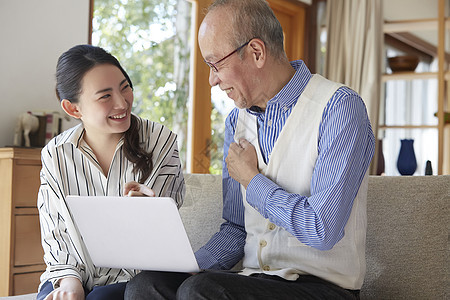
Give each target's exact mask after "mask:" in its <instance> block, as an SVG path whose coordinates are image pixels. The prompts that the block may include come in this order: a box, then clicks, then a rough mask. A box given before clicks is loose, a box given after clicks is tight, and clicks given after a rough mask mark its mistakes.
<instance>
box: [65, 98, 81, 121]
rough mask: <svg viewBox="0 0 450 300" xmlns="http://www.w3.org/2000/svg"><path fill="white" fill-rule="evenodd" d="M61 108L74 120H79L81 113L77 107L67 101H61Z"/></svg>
mask: <svg viewBox="0 0 450 300" xmlns="http://www.w3.org/2000/svg"><path fill="white" fill-rule="evenodd" d="M61 108H62V109H63V110H64V111H65V112H66V114H68V115H69V116H71V117H74V118H75V119H80V118H81V112H80V111H79V109H78V105H77V104H74V103H72V102H70V101H69V100H67V99H63V100H61Z"/></svg>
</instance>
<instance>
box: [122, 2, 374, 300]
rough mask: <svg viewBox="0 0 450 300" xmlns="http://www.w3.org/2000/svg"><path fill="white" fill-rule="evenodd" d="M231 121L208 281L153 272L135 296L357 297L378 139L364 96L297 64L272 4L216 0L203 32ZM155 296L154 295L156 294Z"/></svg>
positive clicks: (214, 81)
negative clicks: (221, 206) (229, 104)
mask: <svg viewBox="0 0 450 300" xmlns="http://www.w3.org/2000/svg"><path fill="white" fill-rule="evenodd" d="M198 38H199V46H200V50H201V52H202V55H203V57H204V59H205V62H206V63H207V64H208V66H209V67H210V68H211V70H210V76H209V82H210V84H211V85H212V86H215V85H219V87H220V88H221V89H222V90H224V91H226V93H227V94H228V97H230V98H231V99H232V100H234V102H235V105H236V106H237V108H235V109H234V110H233V111H232V112H231V113H230V114H229V116H228V117H227V120H226V123H225V127H226V136H225V145H224V157H226V159H225V163H224V168H223V197H224V198H223V201H224V211H223V216H224V219H225V222H224V223H223V224H222V226H221V229H220V231H219V232H218V233H216V234H215V235H214V236H213V237H212V238H211V240H210V241H209V242H208V243H207V244H206V245H205V246H203V247H202V248H201V249H199V250H198V251H197V252H196V258H197V261H198V263H199V266H200V267H201V268H203V269H216V270H228V269H231V268H232V267H233V266H234V265H235V264H236V263H237V262H238V261H240V260H241V259H243V267H244V269H243V271H242V272H240V274H234V273H231V272H208V271H207V272H201V273H199V274H195V275H193V276H192V275H190V274H179V273H164V274H162V273H159V272H143V273H141V274H140V275H138V276H137V277H135V278H134V279H132V280H131V281H130V283H129V284H128V285H129V286H128V288H127V293H126V295H127V296H129V297H130V298H131V297H134V298H133V299H137V298H139V297H140V296H141V297H142V298H144V299H145V298H146V297H148V298H151V297H158V296H159V297H163V298H169V299H170V298H176V299H355V298H358V297H359V289H360V288H361V286H362V283H363V279H364V274H365V234H366V211H365V209H366V194H367V170H368V167H369V164H370V161H371V159H372V156H373V152H374V135H373V132H372V128H371V125H370V122H369V119H368V116H367V112H366V108H365V105H364V102H363V100H362V99H361V98H360V96H359V95H358V94H357V93H356V92H354V91H352V90H351V89H349V88H348V87H345V86H342V85H341V84H338V83H334V82H331V81H328V80H326V79H324V78H323V77H321V76H319V75H312V74H311V73H310V71H309V70H308V68H307V67H306V66H305V64H304V63H303V62H302V61H293V62H289V61H288V59H287V57H286V54H285V52H284V49H283V31H282V28H281V25H280V23H279V22H278V20H277V19H276V17H275V16H274V14H273V12H272V10H271V9H270V7H269V6H268V4H267V2H266V1H264V0H245V1H243V0H217V1H215V2H214V3H213V4H212V5H211V6H210V8H209V10H208V13H207V15H206V16H205V18H204V20H203V22H202V24H201V26H200V30H199V36H198ZM150 295H151V296H150Z"/></svg>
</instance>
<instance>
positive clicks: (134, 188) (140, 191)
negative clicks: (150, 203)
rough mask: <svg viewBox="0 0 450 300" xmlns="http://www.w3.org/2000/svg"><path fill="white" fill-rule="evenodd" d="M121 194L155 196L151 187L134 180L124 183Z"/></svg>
mask: <svg viewBox="0 0 450 300" xmlns="http://www.w3.org/2000/svg"><path fill="white" fill-rule="evenodd" d="M123 194H124V195H125V196H148V197H155V192H154V191H153V190H152V189H151V188H149V187H148V186H146V185H144V184H140V183H138V182H135V181H130V182H127V183H125V187H124V188H123Z"/></svg>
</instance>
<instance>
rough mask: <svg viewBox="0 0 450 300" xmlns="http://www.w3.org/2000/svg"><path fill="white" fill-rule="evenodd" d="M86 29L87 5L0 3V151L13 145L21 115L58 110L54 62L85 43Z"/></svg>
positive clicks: (28, 0)
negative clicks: (30, 111) (68, 50)
mask: <svg viewBox="0 0 450 300" xmlns="http://www.w3.org/2000/svg"><path fill="white" fill-rule="evenodd" d="M88 27H89V0H43V1H36V0H20V1H16V0H1V1H0V147H4V146H5V145H11V144H12V143H13V137H14V126H15V122H16V118H17V116H18V115H19V114H20V113H22V112H25V111H27V110H42V109H45V110H60V108H59V102H58V101H57V100H56V97H55V92H54V86H55V80H54V74H55V66H56V61H57V59H58V57H59V55H60V54H61V53H62V52H64V51H65V50H67V49H68V48H70V47H71V46H73V45H75V44H82V43H87V41H88ZM70 125H73V124H64V126H70Z"/></svg>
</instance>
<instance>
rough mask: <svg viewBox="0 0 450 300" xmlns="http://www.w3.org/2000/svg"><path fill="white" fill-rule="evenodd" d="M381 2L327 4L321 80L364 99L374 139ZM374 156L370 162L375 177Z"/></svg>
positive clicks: (353, 0)
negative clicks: (350, 91)
mask: <svg viewBox="0 0 450 300" xmlns="http://www.w3.org/2000/svg"><path fill="white" fill-rule="evenodd" d="M383 43H384V40H383V10H382V1H381V0H328V1H327V47H326V62H325V70H324V71H325V77H326V78H328V79H330V80H333V81H337V82H340V83H343V84H345V85H347V86H349V87H350V88H352V89H353V90H355V91H356V92H358V93H359V94H360V95H361V97H362V98H363V99H364V102H365V103H366V106H367V111H368V114H369V117H370V121H371V123H372V127H373V130H374V133H375V136H377V132H378V130H377V128H378V112H379V108H380V88H381V70H382V57H383V52H382V51H383ZM377 152H378V149H376V153H375V155H374V159H373V160H372V167H371V173H372V174H375V170H376V166H377Z"/></svg>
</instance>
